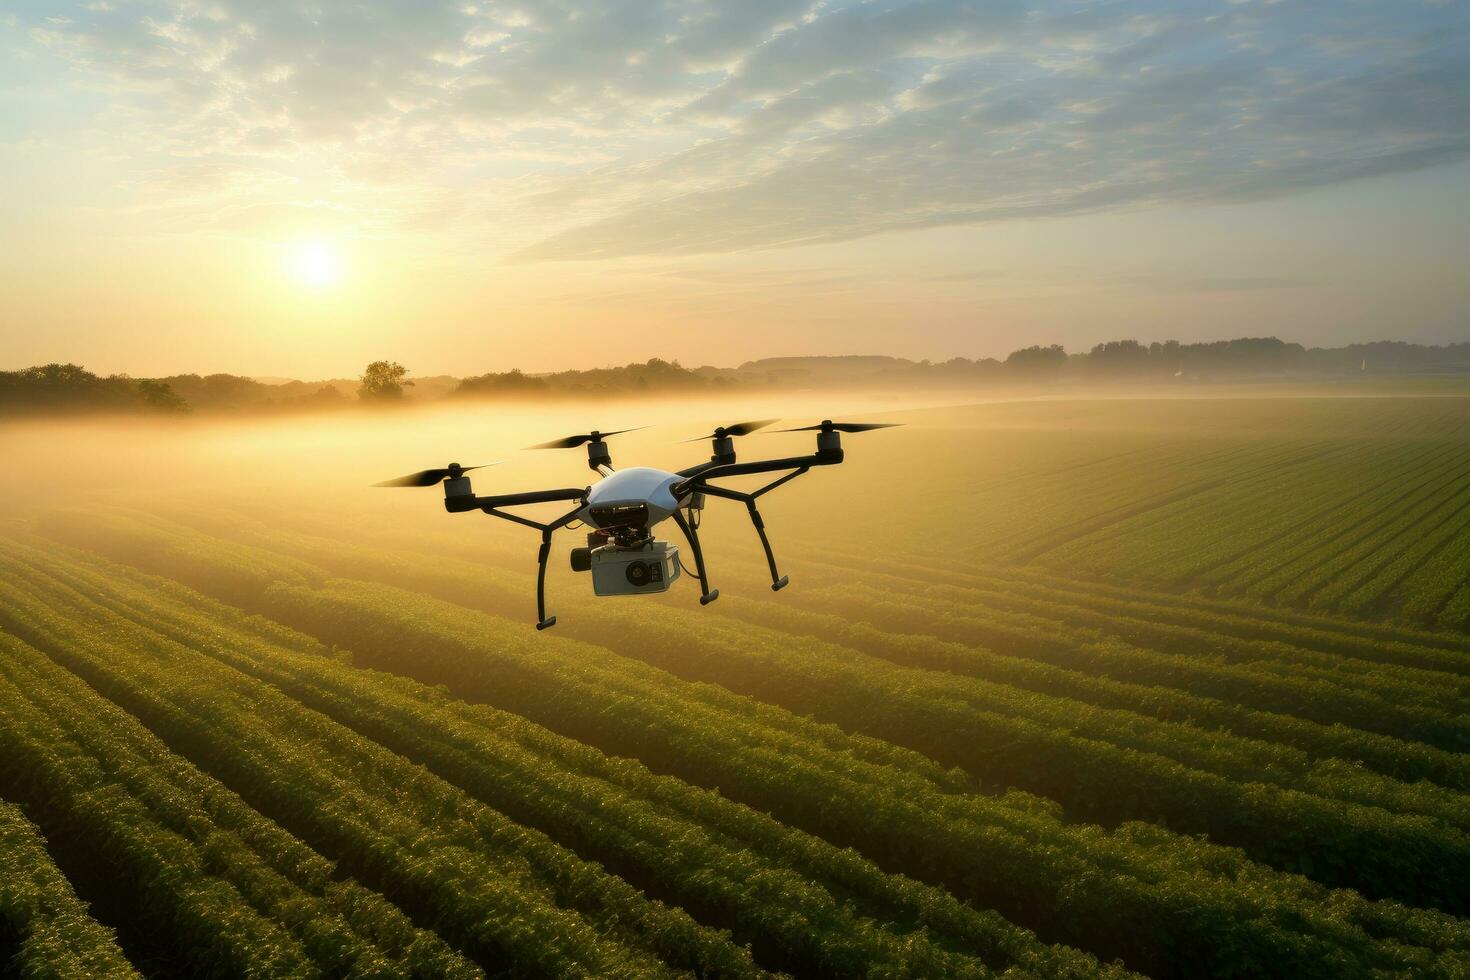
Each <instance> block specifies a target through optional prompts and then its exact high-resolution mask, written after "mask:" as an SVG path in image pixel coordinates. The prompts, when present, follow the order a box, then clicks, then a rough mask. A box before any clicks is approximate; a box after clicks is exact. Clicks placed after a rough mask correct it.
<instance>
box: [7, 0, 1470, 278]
mask: <svg viewBox="0 0 1470 980" xmlns="http://www.w3.org/2000/svg"><path fill="white" fill-rule="evenodd" d="M18 18H19V20H18V23H19V24H20V25H22V26H23V28H24V29H25V30H26V31H28V36H29V39H30V44H31V45H32V46H33V47H34V48H35V49H37V50H46V51H49V52H51V53H53V54H54V55H55V56H56V57H59V58H62V59H65V61H66V62H67V63H68V64H70V65H71V66H72V67H73V68H74V69H75V74H74V78H75V83H76V84H77V85H79V86H85V87H87V88H88V89H89V91H91V92H93V93H99V94H100V96H101V97H102V98H103V99H104V100H105V101H106V103H107V105H108V107H109V111H107V112H104V113H102V114H100V115H99V117H98V120H97V126H98V131H97V133H96V134H95V138H97V139H104V140H107V141H109V144H110V145H111V147H112V148H113V149H114V151H116V150H117V149H118V148H125V151H126V152H127V153H128V154H131V155H132V156H133V158H134V159H135V160H136V163H135V165H134V167H133V168H132V171H133V172H131V173H128V174H125V175H124V179H125V180H126V181H127V182H128V183H129V186H131V187H132V188H133V189H134V191H135V193H136V194H137V195H138V201H139V204H140V205H143V206H146V205H148V204H149V203H152V204H154V205H155V206H159V207H162V208H165V209H166V210H167V211H168V212H169V213H170V214H171V215H174V216H176V217H177V220H178V221H179V223H181V224H187V215H188V214H189V213H190V211H191V207H192V208H193V211H194V212H195V213H197V214H199V215H201V216H205V215H207V216H208V220H210V221H213V222H216V223H217V222H218V221H219V220H221V219H220V215H222V214H223V215H229V214H232V213H239V214H241V215H244V216H246V217H247V218H248V219H249V221H250V222H251V225H250V227H252V228H256V227H258V219H260V217H261V216H262V215H271V214H279V215H282V216H287V215H289V214H291V213H293V212H294V211H296V210H298V209H300V208H303V207H307V208H330V207H341V208H342V209H343V210H344V211H349V212H352V213H353V214H354V215H355V218H354V220H356V221H359V222H361V223H364V224H365V225H367V226H371V227H373V228H377V229H379V230H381V231H391V230H392V229H394V228H413V227H419V226H421V223H422V222H423V221H425V220H430V221H432V222H433V223H434V226H435V227H438V228H443V227H451V226H452V227H453V228H455V229H457V230H459V231H460V232H461V233H463V234H466V235H470V236H474V235H480V234H488V232H487V229H492V228H493V229H495V232H494V234H493V236H492V237H493V242H494V244H493V246H492V248H493V249H494V250H498V251H499V252H500V253H501V254H502V255H504V256H506V257H509V258H511V259H513V260H517V261H546V260H565V259H598V258H614V257H622V256H630V255H640V254H655V255H679V254H694V253H702V252H723V251H734V250H747V249H764V248H772V247H779V246H785V245H796V244H806V243H815V242H831V241H839V240H843V239H850V238H855V237H861V236H866V235H872V234H876V233H880V232H885V231H891V230H898V229H910V228H921V227H931V226H936V225H945V224H957V223H972V222H986V221H997V220H1005V219H1012V218H1024V217H1045V216H1052V215H1066V214H1077V213H1085V212H1096V211H1103V210H1110V209H1123V208H1140V207H1156V206H1162V205H1169V204H1177V203H1200V202H1216V201H1232V200H1247V199H1261V198H1270V197H1272V196H1277V195H1283V194H1288V193H1292V192H1295V191H1298V190H1300V189H1303V188H1310V187H1314V186H1320V185H1323V184H1328V183H1333V182H1339V181H1344V180H1349V179H1353V178H1357V177H1363V176H1371V175H1375V174H1384V173H1392V172H1397V171H1404V170H1409V169H1414V168H1422V167H1427V166H1432V165H1435V164H1438V163H1443V162H1447V161H1453V160H1459V159H1464V158H1466V157H1467V156H1470V131H1467V128H1466V126H1465V120H1466V119H1470V17H1467V14H1466V11H1465V7H1464V5H1463V4H1430V3H1415V2H1412V0H1397V2H1395V0H1364V2H1358V3H1352V4H1345V3H1341V2H1339V0H1297V2H1292V3H1278V2H1269V0H1240V2H1223V0H1222V2H1215V3H1200V4H1189V5H1179V4H1176V3H1169V2H1165V0H1115V2H1111V3H1106V4H1087V5H1076V4H1073V3H1069V2H1063V0H1049V2H1036V3H1021V2H1019V0H987V2H980V0H908V2H897V0H869V2H861V3H858V2H851V0H833V2H812V0H747V2H742V3H738V4H726V3H714V2H710V0H663V2H649V0H621V2H597V3H592V2H590V0H545V2H542V0H523V2H499V0H456V2H433V0H423V2H410V0H364V2H361V3H355V4H351V5H338V4H322V5H302V4H296V3H288V2H284V0H275V2H264V0H249V2H247V0H210V2H207V3H204V2H199V0H176V2H170V0H158V2H126V0H113V2H110V3H107V4H101V3H87V4H80V3H79V4H76V5H74V6H72V7H70V8H66V9H63V10H60V11H58V10H57V8H56V5H55V4H50V3H47V4H38V5H36V6H34V7H33V8H31V7H22V8H21V10H20V13H19V14H18ZM191 202H192V203H191ZM201 220H204V219H203V218H202V217H201ZM283 220H285V219H284V218H283ZM1217 288H1229V287H1217ZM1236 288H1247V287H1243V286H1237V287H1236ZM1253 288H1262V287H1253Z"/></svg>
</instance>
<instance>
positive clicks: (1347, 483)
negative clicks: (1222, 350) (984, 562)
mask: <svg viewBox="0 0 1470 980" xmlns="http://www.w3.org/2000/svg"><path fill="white" fill-rule="evenodd" d="M1440 455H1442V454H1441V453H1440V447H1429V446H1411V447H1408V448H1407V450H1406V449H1405V447H1403V446H1400V445H1398V444H1395V443H1388V444H1384V443H1376V444H1375V443H1368V444H1364V443H1360V442H1354V443H1350V444H1347V445H1344V446H1341V447H1339V448H1337V449H1336V450H1334V451H1332V452H1329V453H1318V454H1315V455H1314V456H1313V457H1312V458H1305V457H1296V458H1292V459H1289V460H1288V461H1287V462H1286V465H1283V466H1278V467H1274V468H1268V469H1266V470H1263V471H1257V472H1255V473H1254V474H1252V475H1251V477H1250V478H1249V479H1237V480H1232V481H1230V482H1228V483H1226V484H1224V485H1222V486H1221V487H1219V488H1218V489H1216V490H1214V491H1212V492H1211V493H1209V494H1207V495H1203V496H1201V497H1200V498H1197V499H1192V500H1187V501H1182V502H1180V503H1179V504H1176V505H1173V506H1171V507H1168V508H1161V509H1160V510H1159V511H1157V512H1154V513H1152V514H1149V515H1144V518H1143V519H1136V520H1131V521H1126V522H1120V523H1119V524H1116V525H1114V526H1112V527H1110V528H1108V529H1106V530H1105V531H1103V532H1100V533H1098V534H1095V535H1090V536H1088V537H1086V538H1082V539H1078V540H1074V541H1071V542H1068V543H1067V544H1066V545H1065V546H1063V547H1061V548H1057V549H1055V550H1053V551H1052V552H1050V553H1048V554H1047V555H1046V556H1045V558H1044V559H1043V561H1044V563H1045V564H1046V565H1048V566H1049V567H1055V568H1067V569H1071V570H1075V571H1081V572H1083V573H1085V574H1098V573H1105V572H1108V571H1110V570H1113V569H1121V568H1131V569H1133V570H1134V571H1135V573H1139V572H1141V573H1143V574H1144V575H1145V576H1146V577H1147V578H1149V579H1151V580H1154V581H1159V582H1166V583H1187V582H1193V581H1205V582H1220V581H1228V580H1229V576H1228V575H1227V574H1225V573H1223V572H1221V569H1222V568H1230V567H1241V566H1252V567H1253V566H1254V565H1255V564H1256V563H1258V562H1260V561H1262V560H1268V559H1267V558H1266V556H1265V555H1264V554H1263V553H1264V552H1265V551H1267V550H1269V552H1270V555H1271V556H1273V557H1278V558H1279V556H1280V555H1281V551H1280V550H1279V548H1278V547H1277V546H1276V543H1277V542H1280V541H1281V540H1282V539H1283V538H1287V537H1290V536H1292V535H1295V534H1299V533H1301V532H1302V531H1303V530H1304V529H1307V528H1310V527H1313V526H1318V525H1320V523H1321V522H1323V521H1324V520H1325V519H1326V518H1327V515H1330V514H1331V513H1333V512H1334V511H1336V510H1339V509H1343V508H1345V507H1347V506H1350V505H1351V504H1352V503H1353V502H1355V501H1357V500H1358V499H1360V498H1363V497H1367V496H1371V495H1372V494H1373V493H1376V492H1378V490H1379V489H1380V488H1382V487H1385V486H1388V485H1390V484H1392V483H1393V482H1395V481H1398V480H1400V479H1402V478H1403V473H1404V471H1405V470H1407V469H1413V468H1416V467H1417V466H1419V465H1421V464H1422V463H1423V462H1424V461H1426V460H1429V461H1434V460H1436V459H1438V458H1439V457H1440ZM1365 484H1366V486H1365ZM1181 539H1185V540H1188V541H1189V542H1190V543H1191V547H1190V548H1188V549H1181V548H1179V547H1177V543H1178V542H1179V541H1180V540H1181Z"/></svg>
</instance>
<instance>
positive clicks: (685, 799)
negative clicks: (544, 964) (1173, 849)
mask: <svg viewBox="0 0 1470 980" xmlns="http://www.w3.org/2000/svg"><path fill="white" fill-rule="evenodd" d="M27 560H28V561H30V562H32V563H36V564H40V565H42V567H43V568H44V570H45V571H46V573H47V574H48V575H51V576H54V577H55V578H57V580H58V581H61V582H65V583H66V584H68V585H71V586H73V587H76V588H78V589H79V590H81V591H84V592H85V593H86V594H87V595H88V596H89V597H91V598H93V599H95V600H96V601H98V602H100V603H102V604H104V605H106V606H108V608H111V609H113V610H115V611H117V612H118V613H120V614H122V615H127V616H129V617H130V618H132V619H134V620H135V621H137V622H140V623H146V624H148V625H149V626H150V628H152V629H154V630H155V631H158V632H161V633H164V634H165V635H168V636H169V637H171V638H172V639H175V640H177V641H179V642H181V643H185V644H187V645H189V646H191V647H192V648H194V649H198V650H201V651H202V652H205V653H207V654H209V655H210V656H212V657H214V658H216V659H219V660H222V661H224V662H227V663H230V664H231V665H232V666H235V667H237V668H238V669H241V670H243V671H245V672H247V673H250V674H252V675H254V676H257V677H259V678H260V679H262V680H265V681H267V682H268V683H271V684H272V685H274V686H275V687H277V688H279V689H281V690H282V691H285V692H286V693H288V694H290V695H292V696H293V697H296V698H297V699H298V700H300V701H301V702H302V703H304V704H307V705H309V706H311V707H313V708H315V709H317V710H319V711H322V712H323V713H325V714H328V715H329V716H331V717H333V718H334V719H336V720H338V721H340V722H342V723H343V724H347V725H349V726H350V727H352V728H354V729H356V730H358V731H360V732H362V733H363V734H365V735H367V736H369V737H371V738H373V739H374V740H375V741H377V742H379V743H381V744H384V745H386V746H388V747H389V748H392V749H394V750H395V751H397V752H400V753H401V754H404V755H406V756H407V757H409V758H411V759H413V760H415V761H418V762H422V763H424V764H426V765H428V766H429V767H430V768H431V769H434V770H435V771H436V772H438V773H439V774H440V775H442V776H444V778H446V779H448V780H450V781H451V782H455V783H456V784H458V785H460V786H462V787H464V788H466V789H470V790H471V791H472V792H473V793H474V794H475V795H476V796H477V797H478V798H480V799H483V800H485V801H486V802H488V803H490V804H491V805H493V806H495V807H496V808H497V809H500V810H502V811H504V812H506V813H508V814H509V815H511V816H512V817H513V818H515V819H517V820H518V821H520V822H522V823H526V824H530V825H534V826H536V827H538V828H540V829H542V830H544V831H546V832H547V833H549V834H551V835H552V836H553V837H554V838H555V839H557V840H558V841H561V842H562V843H564V844H567V845H568V846H574V847H575V849H577V850H578V851H579V852H583V853H589V852H590V853H589V856H591V857H593V858H595V859H596V860H598V861H600V862H602V863H604V864H605V865H607V866H609V867H611V868H614V869H617V870H618V872H619V873H620V874H623V876H624V877H627V878H629V879H630V880H633V881H637V882H646V883H647V885H648V887H650V888H651V889H652V890H653V891H655V892H656V893H658V894H660V895H663V896H665V897H667V898H669V899H671V900H674V901H677V903H678V904H680V905H681V906H683V907H685V908H694V909H701V910H704V912H705V914H706V915H708V916H712V917H715V918H717V919H718V920H719V921H720V924H721V925H728V926H730V927H731V928H733V929H734V930H735V931H736V934H737V936H741V937H743V938H745V939H748V940H749V941H751V942H752V944H753V945H754V947H755V948H756V949H757V950H758V951H759V950H766V951H769V955H771V956H772V957H773V958H776V959H778V960H780V961H781V962H782V965H783V966H784V967H785V968H788V969H791V970H793V971H796V972H800V973H802V974H821V975H852V974H856V973H861V972H864V970H865V969H866V970H868V971H876V972H879V973H892V974H893V975H904V976H921V975H927V976H964V975H988V971H987V970H985V969H984V968H983V966H981V964H980V963H977V962H975V961H973V960H971V959H969V958H968V957H965V956H960V955H954V954H950V953H947V952H946V951H945V949H944V947H945V946H948V945H953V946H956V947H958V948H961V949H965V948H969V949H975V950H976V951H978V952H979V953H980V954H981V955H982V956H983V957H984V959H985V960H992V961H998V962H999V963H1001V964H1003V965H1005V966H1007V967H1008V968H1009V970H1010V975H1017V976H1020V975H1021V974H1022V971H1023V969H1024V970H1026V971H1029V972H1030V973H1031V974H1032V975H1036V976H1048V977H1052V976H1091V975H1096V974H1098V973H1105V972H1108V969H1107V968H1103V967H1100V966H1099V964H1097V962H1096V961H1095V960H1092V959H1091V958H1090V957H1085V956H1082V955H1081V954H1074V953H1070V952H1069V951H1065V950H1057V949H1054V948H1050V947H1045V946H1042V945H1040V944H1038V943H1036V941H1035V939H1034V937H1031V936H1029V935H1028V934H1026V933H1025V932H1023V931H1021V930H1018V929H1016V928H1015V927H1014V926H1011V925H1010V924H1009V923H1006V922H1005V921H1004V920H1003V919H1001V918H1000V917H999V916H996V915H994V913H984V914H982V913H977V912H975V911H974V910H973V909H970V908H968V907H966V906H964V905H962V904H960V903H957V902H955V901H954V900H953V899H952V898H951V897H950V896H948V895H947V894H945V893H944V892H942V891H940V890H938V889H934V888H929V887H925V886H922V885H918V884H916V883H914V882H911V881H908V880H907V879H904V878H900V877H896V876H892V875H885V874H883V873H882V872H881V871H879V870H878V868H876V867H875V866H874V865H872V864H871V863H869V862H866V861H863V860H862V859H860V858H857V857H856V856H855V855H851V854H846V855H844V854H843V852H841V851H838V850H837V849H835V848H833V847H832V846H831V845H829V844H826V843H825V842H822V841H820V840H818V839H816V838H812V837H810V836H808V835H805V834H802V833H800V832H798V831H795V830H793V829H791V828H789V827H786V826H784V825H782V824H780V823H778V822H776V821H774V820H771V819H770V818H769V817H765V816H763V815H761V814H757V813H755V812H753V811H750V810H749V809H747V808H745V807H742V806H740V805H738V804H735V803H732V802H730V801H728V800H726V799H724V798H722V797H721V796H719V795H718V794H714V793H710V792H708V791H705V790H699V789H695V788H693V787H690V786H687V785H686V784H683V783H680V782H679V781H677V780H674V779H671V778H668V777H658V776H655V775H653V774H652V773H650V772H648V770H646V769H645V768H644V767H642V766H639V765H638V764H636V763H633V762H630V761H625V762H616V763H615V762H613V761H612V760H609V759H608V758H607V757H606V756H604V755H602V754H601V753H600V752H597V751H596V750H593V749H589V748H588V747H586V746H582V745H580V744H578V743H575V742H572V741H570V740H567V739H563V738H560V737H558V736H556V735H554V734H552V733H551V732H548V731H547V730H545V729H543V728H541V727H540V726H537V725H533V724H531V723H529V722H527V721H525V720H524V719H520V718H518V717H516V716H514V715H510V714H507V713H505V712H499V711H494V710H492V709H488V708H483V707H470V706H467V705H464V704H461V703H458V702H449V701H446V700H445V699H444V698H443V697H442V695H439V694H437V693H436V692H434V691H432V690H431V689H428V688H424V687H422V686H421V685H418V684H415V683H413V682H411V681H407V680H404V679H401V678H395V677H391V676H389V675H384V674H379V673H376V672H372V671H362V670H354V669H352V668H350V667H347V666H345V665H342V664H339V663H336V662H334V661H333V660H331V659H330V657H329V656H328V655H327V654H326V652H325V651H324V650H320V649H318V650H316V651H315V652H314V653H302V652H298V650H294V649H290V648H287V647H283V646H280V645H278V644H277V643H276V642H275V641H276V640H277V639H278V638H279V632H278V631H277V630H275V629H272V628H270V627H268V626H266V627H263V624H261V623H260V622H259V621H252V620H249V619H246V618H245V617H243V616H240V614H238V613H237V612H235V611H234V610H231V609H230V608H229V607H225V606H221V605H217V604H212V605H204V606H202V607H201V603H200V602H199V601H198V597H194V598H193V600H192V601H191V600H190V599H189V598H188V596H187V594H186V593H185V592H184V590H182V589H180V588H178V587H177V586H171V585H165V584H164V583H162V582H160V581H158V580H154V581H153V582H152V583H146V582H144V581H141V580H140V577H138V576H137V575H136V573H133V576H132V578H131V579H130V580H129V581H127V582H126V583H124V582H123V581H120V579H123V578H126V577H127V573H126V572H125V571H123V570H121V569H116V568H115V567H114V568H113V569H110V570H108V571H107V573H106V574H101V573H99V571H98V570H97V569H95V568H90V569H89V568H88V567H86V566H85V565H84V564H80V563H76V562H70V561H66V560H64V559H60V558H57V557H54V556H51V555H47V556H44V557H43V556H39V555H35V554H34V553H28V554H27ZM302 645H303V644H301V643H300V638H298V642H297V644H296V646H297V647H300V646H302ZM828 885H830V886H831V887H833V888H836V889H837V890H838V891H840V893H841V894H843V895H844V896H845V897H846V898H847V899H848V900H849V901H861V902H862V903H863V904H864V905H865V906H868V907H871V908H873V909H876V910H882V911H884V912H888V913H889V914H892V915H896V916H897V918H899V919H902V920H910V919H911V920H912V921H914V922H915V923H916V924H918V925H921V926H923V929H924V931H922V932H917V933H916V932H913V931H911V930H906V929H902V928H900V927H899V926H898V925H896V924H895V923H893V922H890V921H874V920H873V919H872V918H871V917H866V916H858V915H857V914H855V912H854V910H853V909H851V908H848V907H844V906H843V905H842V904H839V903H838V902H836V901H835V900H834V899H833V897H832V894H831V893H830V892H829V891H828V890H827V887H828ZM929 936H932V937H934V939H935V940H938V944H936V943H935V942H931V941H930V939H929V938H928V937H929Z"/></svg>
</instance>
